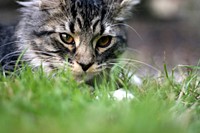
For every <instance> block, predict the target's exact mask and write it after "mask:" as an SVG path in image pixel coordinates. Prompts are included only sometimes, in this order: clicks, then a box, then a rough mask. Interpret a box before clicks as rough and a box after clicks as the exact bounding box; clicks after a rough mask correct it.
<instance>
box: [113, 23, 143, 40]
mask: <svg viewBox="0 0 200 133" xmlns="http://www.w3.org/2000/svg"><path fill="white" fill-rule="evenodd" d="M117 25H123V26H127V27H128V28H130V29H131V30H132V31H134V32H135V33H136V35H137V36H138V37H139V38H140V40H142V41H144V39H143V38H142V36H141V35H140V34H139V33H138V32H137V31H136V29H134V28H133V27H132V26H130V25H128V24H125V23H116V24H113V25H111V27H113V26H117Z"/></svg>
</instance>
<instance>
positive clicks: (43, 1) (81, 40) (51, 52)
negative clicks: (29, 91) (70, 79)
mask: <svg viewBox="0 0 200 133" xmlns="http://www.w3.org/2000/svg"><path fill="white" fill-rule="evenodd" d="M138 1H139V0H31V1H28V2H19V3H20V4H21V5H23V6H24V7H23V8H22V9H21V12H22V18H21V21H20V23H19V25H18V26H17V30H16V37H17V41H18V42H19V43H17V46H18V49H19V50H20V51H25V54H24V57H23V58H24V60H26V61H28V62H29V63H30V65H31V66H33V67H39V66H40V65H42V66H43V67H44V70H45V71H46V72H50V71H52V70H54V69H63V68H65V67H67V68H70V69H71V70H72V72H73V73H74V75H75V76H76V77H82V75H86V77H87V76H88V77H89V78H92V77H93V75H95V74H98V73H99V72H101V71H102V70H104V69H105V68H110V66H106V64H109V63H108V62H109V61H110V60H111V59H116V58H117V57H118V56H119V55H120V54H121V53H123V51H124V48H125V47H126V34H125V29H124V27H123V25H122V23H123V22H124V20H125V19H126V18H127V16H128V15H129V12H130V11H131V10H132V7H133V6H134V5H135V4H137V3H138ZM62 33H67V34H68V35H70V36H71V37H73V39H74V42H75V44H74V45H69V44H66V43H64V42H63V41H62V39H61V38H60V34H62ZM104 36H109V37H110V38H112V39H111V40H110V42H109V43H110V44H109V46H107V47H98V46H97V42H98V41H99V39H101V37H104ZM89 78H88V79H89Z"/></svg>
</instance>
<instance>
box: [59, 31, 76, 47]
mask: <svg viewBox="0 0 200 133" xmlns="http://www.w3.org/2000/svg"><path fill="white" fill-rule="evenodd" d="M60 39H61V40H62V41H63V42H64V43H66V44H71V45H74V44H75V41H74V38H73V37H72V36H71V35H69V34H67V33H60Z"/></svg>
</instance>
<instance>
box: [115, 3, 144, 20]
mask: <svg viewBox="0 0 200 133" xmlns="http://www.w3.org/2000/svg"><path fill="white" fill-rule="evenodd" d="M118 2H120V3H118V4H119V5H118V9H117V14H116V18H115V19H116V20H119V21H123V20H125V19H127V18H128V17H130V15H131V12H132V10H133V7H134V6H135V5H137V4H139V3H140V0H119V1H118Z"/></svg>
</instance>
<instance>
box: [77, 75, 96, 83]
mask: <svg viewBox="0 0 200 133" xmlns="http://www.w3.org/2000/svg"><path fill="white" fill-rule="evenodd" d="M96 75H98V73H73V76H74V78H75V79H76V81H77V82H87V81H90V80H91V79H93V78H94V77H95V76H96Z"/></svg>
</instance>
